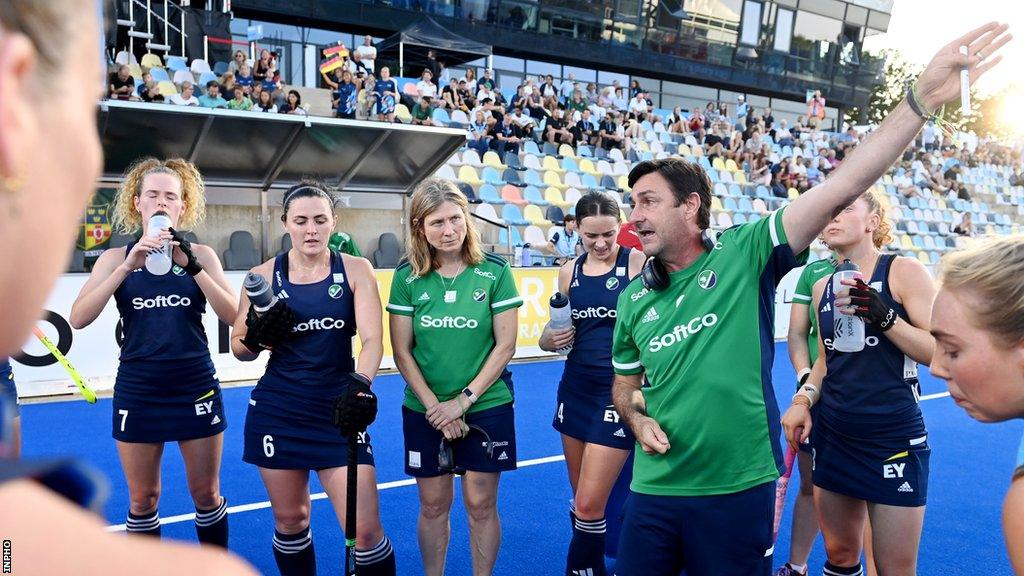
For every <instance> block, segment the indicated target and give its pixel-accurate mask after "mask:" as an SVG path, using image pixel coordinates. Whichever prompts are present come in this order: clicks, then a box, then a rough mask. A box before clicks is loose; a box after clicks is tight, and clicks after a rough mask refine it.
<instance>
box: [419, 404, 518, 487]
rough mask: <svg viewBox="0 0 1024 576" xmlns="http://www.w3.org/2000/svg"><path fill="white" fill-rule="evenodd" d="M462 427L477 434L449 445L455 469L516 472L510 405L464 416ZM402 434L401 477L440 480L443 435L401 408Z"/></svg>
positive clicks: (514, 438)
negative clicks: (402, 471)
mask: <svg viewBox="0 0 1024 576" xmlns="http://www.w3.org/2000/svg"><path fill="white" fill-rule="evenodd" d="M466 423H467V424H472V425H474V426H479V427H480V428H482V429H483V430H484V431H485V432H487V435H488V436H489V437H490V446H489V448H490V450H488V443H487V439H486V438H484V437H483V436H482V435H481V434H480V432H479V431H477V430H471V431H470V433H469V434H468V435H467V436H465V437H463V438H460V439H459V440H456V441H455V442H453V443H452V456H453V459H454V463H455V466H456V467H458V468H461V469H463V470H468V471H470V472H506V471H508V470H515V469H516V418H515V411H514V410H513V408H512V403H511V402H510V403H508V404H502V405H500V406H494V407H493V408H486V409H484V410H480V411H479V412H470V413H468V414H466ZM402 432H403V435H404V436H405V473H406V474H408V475H409V476H413V477H415V478H434V477H437V476H441V475H442V473H441V470H440V468H439V466H438V454H439V453H440V451H441V440H442V439H443V438H444V435H443V434H441V432H439V431H437V430H435V429H434V427H433V426H431V425H430V422H427V419H426V417H425V416H424V413H423V412H416V411H415V410H411V409H409V408H406V407H405V406H402Z"/></svg>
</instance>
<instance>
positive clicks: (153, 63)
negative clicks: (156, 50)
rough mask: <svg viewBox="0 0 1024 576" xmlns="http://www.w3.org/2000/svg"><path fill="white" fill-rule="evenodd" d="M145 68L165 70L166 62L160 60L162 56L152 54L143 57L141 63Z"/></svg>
mask: <svg viewBox="0 0 1024 576" xmlns="http://www.w3.org/2000/svg"><path fill="white" fill-rule="evenodd" d="M139 64H140V65H141V66H142V67H143V68H163V65H164V61H163V60H161V59H160V56H159V55H157V54H153V53H152V52H150V53H149V54H144V55H143V56H142V62H140V63H139Z"/></svg>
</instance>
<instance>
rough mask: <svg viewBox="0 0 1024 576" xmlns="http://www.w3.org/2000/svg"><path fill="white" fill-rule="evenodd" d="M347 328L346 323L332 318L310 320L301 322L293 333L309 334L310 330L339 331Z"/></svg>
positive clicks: (293, 329)
mask: <svg viewBox="0 0 1024 576" xmlns="http://www.w3.org/2000/svg"><path fill="white" fill-rule="evenodd" d="M344 327H345V321H344V320H342V319H340V318H338V319H334V318H331V317H330V316H327V317H325V318H310V319H309V320H306V321H305V322H300V323H298V324H296V325H295V327H294V328H292V332H309V331H310V330H337V329H340V328H344Z"/></svg>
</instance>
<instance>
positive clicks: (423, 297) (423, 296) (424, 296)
mask: <svg viewBox="0 0 1024 576" xmlns="http://www.w3.org/2000/svg"><path fill="white" fill-rule="evenodd" d="M427 300H430V294H427V293H426V292H424V293H423V294H421V295H420V300H419V301H420V302H426V301H427Z"/></svg>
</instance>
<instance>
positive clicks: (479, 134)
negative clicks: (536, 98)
mask: <svg viewBox="0 0 1024 576" xmlns="http://www.w3.org/2000/svg"><path fill="white" fill-rule="evenodd" d="M521 112H522V110H520V113H521ZM493 122H494V119H493V118H492V119H491V121H490V122H488V121H487V118H485V117H484V112H483V110H476V111H475V112H474V113H473V120H472V122H471V123H470V125H469V134H470V139H469V141H468V142H466V145H467V146H469V147H470V148H472V149H473V150H476V152H477V154H478V155H480V156H483V155H484V153H486V152H487V150H488V148H489V146H488V144H489V142H490V141H491V136H489V135H488V134H489V132H490V131H491V124H492V123H493Z"/></svg>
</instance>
